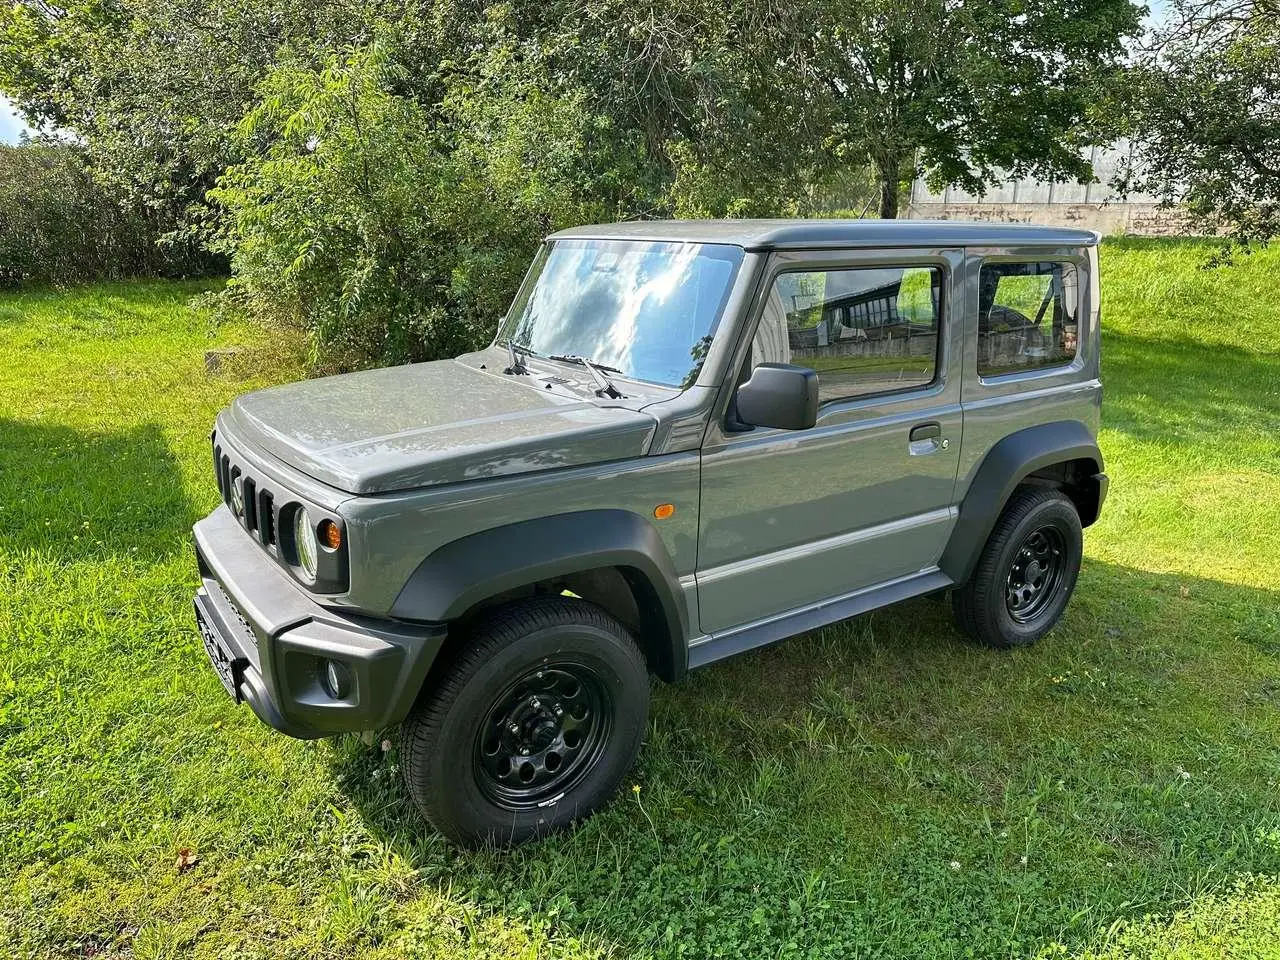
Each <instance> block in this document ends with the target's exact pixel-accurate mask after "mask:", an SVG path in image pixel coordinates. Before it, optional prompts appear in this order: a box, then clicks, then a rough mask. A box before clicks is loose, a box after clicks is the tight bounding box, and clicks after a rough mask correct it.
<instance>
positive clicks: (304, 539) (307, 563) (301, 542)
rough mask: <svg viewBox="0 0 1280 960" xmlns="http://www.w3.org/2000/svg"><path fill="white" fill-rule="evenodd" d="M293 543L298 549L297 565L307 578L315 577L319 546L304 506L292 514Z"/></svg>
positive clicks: (312, 578)
mask: <svg viewBox="0 0 1280 960" xmlns="http://www.w3.org/2000/svg"><path fill="white" fill-rule="evenodd" d="M293 543H294V546H295V547H296V548H297V550H298V566H299V567H301V568H302V573H303V575H304V576H305V577H306V578H307V579H308V580H314V579H315V578H316V557H317V556H319V555H320V548H319V547H318V546H316V528H315V527H314V526H313V525H312V523H311V517H310V516H309V515H308V514H307V508H306V507H299V508H298V509H297V510H296V511H294V514H293Z"/></svg>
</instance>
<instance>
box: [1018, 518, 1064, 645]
mask: <svg viewBox="0 0 1280 960" xmlns="http://www.w3.org/2000/svg"><path fill="white" fill-rule="evenodd" d="M1066 571H1067V545H1066V543H1065V541H1064V540H1063V537H1062V532H1061V531H1060V530H1058V528H1057V527H1055V526H1053V525H1052V524H1050V525H1046V526H1043V527H1037V528H1036V529H1035V530H1032V531H1031V533H1030V534H1028V535H1027V537H1026V539H1024V540H1023V541H1022V543H1021V544H1019V545H1018V549H1017V552H1016V553H1015V554H1014V556H1013V562H1012V563H1010V564H1009V575H1008V576H1007V577H1006V578H1005V603H1006V604H1007V605H1008V608H1009V616H1011V617H1013V619H1014V620H1016V621H1017V622H1018V623H1031V622H1033V621H1034V620H1035V619H1036V618H1037V617H1039V616H1040V614H1041V613H1043V612H1044V610H1045V608H1046V607H1047V606H1049V605H1050V604H1052V603H1053V601H1054V599H1055V597H1056V596H1057V593H1058V591H1059V590H1060V589H1061V588H1062V581H1063V578H1064V577H1065V576H1066Z"/></svg>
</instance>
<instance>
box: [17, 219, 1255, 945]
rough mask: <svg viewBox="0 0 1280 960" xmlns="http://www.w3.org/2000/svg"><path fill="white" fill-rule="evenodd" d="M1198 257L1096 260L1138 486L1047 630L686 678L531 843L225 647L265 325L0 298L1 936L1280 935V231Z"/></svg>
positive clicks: (826, 654)
mask: <svg viewBox="0 0 1280 960" xmlns="http://www.w3.org/2000/svg"><path fill="white" fill-rule="evenodd" d="M1205 255H1206V253H1205V250H1204V249H1203V248H1199V247H1196V246H1194V245H1189V244H1177V243H1169V242H1165V243H1156V242H1136V241H1129V242H1108V243H1107V244H1106V245H1105V246H1104V249H1103V254H1102V259H1103V269H1104V298H1105V303H1104V326H1105V328H1106V334H1105V351H1104V358H1103V369H1104V379H1105V381H1106V390H1107V397H1106V414H1105V420H1106V428H1105V433H1104V436H1103V437H1102V445H1103V449H1104V453H1105V455H1106V456H1107V459H1108V465H1107V466H1108V471H1109V472H1110V474H1111V476H1112V492H1111V498H1110V500H1109V501H1108V503H1107V507H1106V510H1105V511H1104V516H1103V519H1102V520H1101V521H1100V523H1099V524H1098V525H1097V526H1095V527H1094V528H1092V529H1091V530H1090V531H1088V532H1087V533H1086V561H1085V568H1084V571H1083V573H1082V575H1081V578H1080V585H1079V587H1078V589H1077V592H1076V597H1075V600H1074V601H1073V603H1072V605H1071V607H1070V609H1069V611H1068V614H1067V617H1066V619H1065V621H1064V623H1063V624H1062V625H1061V626H1060V627H1059V628H1058V629H1056V630H1055V631H1054V632H1053V633H1052V634H1050V635H1049V637H1048V638H1046V640H1045V641H1043V642H1042V643H1041V644H1040V645H1039V646H1037V647H1036V648H1034V649H1032V650H1028V651H1019V652H1016V653H1012V654H997V653H992V652H988V651H985V650H980V649H975V648H973V647H971V646H968V645H966V644H964V643H962V642H961V641H960V639H959V638H958V636H957V634H956V633H955V631H954V630H953V629H952V627H951V625H950V620H949V616H948V611H947V609H946V607H945V606H944V605H943V604H941V603H939V602H938V601H937V600H934V599H924V600H919V601H915V602H912V603H909V604H907V605H905V606H902V607H899V608H895V609H893V610H889V611H884V612H881V613H877V614H874V615H872V616H869V617H864V618H861V619H859V620H857V621H853V622H851V623H848V624H845V625H842V626H839V627H837V628H833V629H829V630H826V631H823V632H821V633H818V634H813V635H810V636H807V637H804V638H800V639H797V640H793V641H790V642H788V643H785V644H782V645H779V646H777V647H774V648H772V649H770V650H766V651H762V652H758V653H755V654H751V655H748V656H745V657H742V658H739V659H737V660H735V661H731V662H729V663H726V664H723V665H720V666H715V667H712V668H709V669H707V670H705V671H702V672H699V673H697V674H694V675H692V676H691V677H690V678H689V680H688V681H687V682H686V683H684V684H681V685H679V686H676V687H662V686H658V687H657V688H655V700H654V708H653V720H652V727H651V729H650V731H649V736H648V739H647V743H646V746H645V748H644V750H643V752H642V754H641V759H640V763H639V765H638V767H637V768H636V770H635V773H634V787H633V788H628V789H626V790H625V791H624V792H623V794H622V795H621V796H620V797H619V799H618V800H617V801H616V802H614V803H613V804H612V805H611V806H610V807H609V808H608V809H607V810H605V811H604V812H603V813H602V814H600V815H599V816H597V817H595V818H594V819H592V820H591V821H589V822H588V823H587V824H586V825H585V826H584V827H582V828H581V829H580V830H578V831H577V832H576V833H573V834H571V835H569V836H564V837H557V838H553V839H550V840H546V841H542V842H539V843H537V844H534V845H532V846H529V847H526V848H523V849H521V850H518V851H515V852H513V853H510V854H506V855H497V854H493V853H475V854H462V853H457V852H455V851H453V850H452V849H450V848H449V847H448V846H446V845H445V844H444V842H443V841H442V840H441V839H440V838H439V837H437V836H435V835H434V834H433V833H432V832H431V831H430V830H429V829H428V828H426V827H424V826H423V825H422V824H421V823H420V822H419V821H418V820H417V819H415V817H414V816H413V815H412V814H411V812H410V809H409V803H408V801H407V799H406V797H405V794H404V792H403V790H402V789H401V787H400V784H399V781H398V777H397V768H396V763H397V758H396V755H395V752H394V750H392V751H388V752H384V751H383V750H382V749H381V744H379V743H377V742H374V743H372V744H366V743H363V742H361V741H360V740H358V739H355V738H348V739H344V740H338V741H323V742H318V743H302V742H298V741H293V740H289V739H287V738H285V737H282V736H279V735H276V734H274V733H272V732H270V731H269V730H268V729H267V728H265V727H263V726H262V725H260V724H259V723H258V722H257V721H256V720H255V719H254V718H253V716H252V715H251V714H250V713H249V711H248V710H247V709H244V708H239V709H237V708H235V707H233V706H232V704H231V702H230V700H229V699H228V698H227V697H226V695H225V694H224V693H223V691H222V689H221V687H220V686H219V684H218V681H217V679H216V677H215V676H214V673H213V671H212V670H210V669H209V668H208V666H207V665H206V663H205V662H204V655H203V653H202V650H201V646H200V642H199V640H198V639H197V637H196V635H195V632H194V630H193V627H192V617H191V601H190V597H191V594H192V592H193V590H194V588H195V584H196V575H195V569H194V563H193V561H192V557H191V551H190V547H189V542H188V537H189V527H190V525H191V524H192V522H193V521H194V520H196V519H197V518H198V517H199V516H201V515H202V514H203V513H205V512H206V511H207V510H209V509H210V508H211V507H212V506H213V504H214V502H215V494H214V489H213V481H212V478H211V477H210V476H209V473H210V470H209V466H208V451H207V448H206V438H207V435H208V431H209V427H210V424H211V421H212V418H213V415H214V412H215V411H216V410H217V409H218V408H219V407H220V406H221V405H223V404H225V403H226V402H227V401H228V400H229V399H230V398H231V397H232V396H233V395H234V394H236V393H238V392H240V391H242V390H244V389H247V388H249V387H251V386H254V385H256V384H258V383H261V382H265V381H267V380H270V379H279V378H284V377H288V376H291V375H295V373H296V371H293V370H292V369H291V368H290V366H289V364H288V363H287V362H285V361H279V360H272V362H271V363H270V364H268V369H270V371H271V372H270V373H268V374H262V373H258V374H255V375H254V376H252V377H242V376H240V375H239V374H236V373H231V374H224V375H222V376H220V377H213V378H211V377H207V376H206V375H205V373H204V369H203V362H202V354H203V351H204V350H205V349H207V348H209V347H210V346H214V345H218V344H225V343H238V344H245V343H258V344H261V343H262V342H263V340H262V337H261V335H258V334H255V333H254V332H252V331H249V330H246V329H240V328H230V329H228V328H222V329H219V330H216V331H215V330H214V329H213V328H212V326H211V323H210V320H209V318H208V317H207V316H206V315H204V314H203V313H202V312H201V311H199V310H198V309H191V308H188V307H187V306H186V302H187V300H188V299H189V298H190V297H191V296H192V295H193V294H194V293H196V292H198V291H199V287H196V286H192V285H183V284H172V283H146V284H132V285H117V286H94V287H86V288H80V289H75V290H72V291H69V292H63V293H46V294H28V295H25V296H17V295H5V296H3V297H0V357H3V358H4V363H3V364H0V953H2V954H3V955H5V956H13V955H17V956H27V955H31V956H67V957H94V956H97V957H104V956H105V957H139V958H141V957H146V958H152V957H182V958H190V957H210V958H214V957H216V958H249V957H264V958H266V957H273V958H274V957H293V956H298V957H368V958H375V957H377V958H390V957H400V956H407V955H413V956H426V957H495V958H496V957H503V958H506V957H523V958H532V957H597V956H617V957H626V958H632V957H699V958H701V957H717V956H720V957H727V958H750V960H755V958H775V957H833V958H834V957H840V958H844V957H855V956H892V957H921V958H925V957H928V958H938V957H975V956H978V957H1002V958H1003V957H1026V956H1051V957H1056V956H1090V957H1135V958H1136V957H1203V958H1206V960H1207V958H1216V957H1221V956H1227V955H1229V956H1232V957H1275V956H1280V791H1278V790H1277V783H1278V781H1280V562H1278V558H1277V555H1278V554H1280V439H1277V438H1280V303H1278V302H1277V297H1276V295H1275V292H1274V291H1275V285H1276V284H1275V277H1276V275H1277V273H1280V249H1277V250H1274V251H1272V252H1269V253H1266V254H1263V255H1257V256H1254V257H1249V258H1245V259H1243V260H1242V261H1241V262H1240V263H1239V264H1238V265H1237V266H1234V267H1230V268H1225V269H1221V270H1218V271H1212V272H1206V271H1201V270H1198V269H1197V266H1198V264H1199V263H1200V262H1201V261H1202V260H1203V258H1204V256H1205ZM257 356H258V357H259V358H270V357H273V356H274V353H273V352H272V351H270V350H267V349H265V348H264V350H263V351H262V352H260V353H259V354H257ZM242 366H244V367H247V368H256V367H257V360H251V361H250V362H249V363H246V364H242ZM184 851H185V852H186V853H185V855H183V852H184ZM180 860H181V863H180Z"/></svg>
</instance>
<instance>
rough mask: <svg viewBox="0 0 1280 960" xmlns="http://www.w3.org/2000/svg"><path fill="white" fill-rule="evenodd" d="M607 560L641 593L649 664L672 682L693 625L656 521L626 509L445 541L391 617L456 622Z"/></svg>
mask: <svg viewBox="0 0 1280 960" xmlns="http://www.w3.org/2000/svg"><path fill="white" fill-rule="evenodd" d="M603 567H616V568H620V569H621V570H622V571H623V576H624V577H625V578H626V579H627V582H628V585H629V586H630V587H631V588H632V591H633V593H636V594H637V596H638V597H640V598H641V599H642V602H641V604H640V607H641V610H640V615H641V623H642V629H643V632H644V634H645V636H642V637H640V638H639V639H640V642H641V646H642V647H643V648H644V649H645V652H646V655H647V656H648V657H649V665H650V669H652V670H653V672H654V673H656V674H658V676H660V677H661V678H662V679H664V680H667V681H674V680H677V679H679V678H680V677H682V676H683V675H684V673H685V671H686V670H687V669H688V636H689V624H688V615H687V613H686V611H685V605H684V600H683V593H682V591H681V589H680V579H679V576H678V575H677V574H676V571H675V565H674V563H673V562H672V559H671V555H670V554H669V553H668V552H667V548H666V545H665V544H664V543H663V542H662V538H661V537H660V536H659V535H658V532H657V531H656V530H655V529H654V528H653V525H652V524H650V523H649V522H648V521H647V520H646V519H645V518H643V517H641V516H640V515H639V514H636V513H632V512H631V511H629V510H581V511H577V512H573V513H561V514H555V515H553V516H548V517H538V518H536V519H533V520H522V521H519V522H517V523H512V524H507V525H505V526H500V527H492V528H490V529H488V530H482V531H480V532H478V533H473V534H469V535H467V536H465V537H461V538H459V539H457V540H454V541H452V542H451V543H447V544H445V545H444V546H442V547H439V548H437V549H436V550H435V551H433V552H432V553H431V554H430V555H429V556H428V557H427V558H426V559H425V560H423V561H422V563H420V564H419V565H418V567H417V569H416V570H414V572H413V574H412V575H411V576H410V577H409V579H408V580H407V581H406V582H405V585H404V586H403V587H402V588H401V589H400V593H399V594H398V595H397V597H396V600H395V603H394V604H393V605H392V608H391V616H392V617H395V618H397V619H401V620H424V621H436V622H447V621H452V620H456V619H457V618H458V617H460V616H462V615H463V614H464V613H466V612H467V611H468V610H470V609H471V608H472V607H474V606H475V605H476V604H478V603H481V602H482V601H484V600H487V599H489V598H490V597H493V596H496V595H498V594H501V593H505V592H507V591H509V590H516V589H518V588H520V587H523V586H527V585H529V584H531V583H536V582H538V581H541V580H547V579H552V578H555V577H560V576H566V575H568V574H573V573H582V572H585V571H588V570H597V569H600V568H603ZM643 601H647V602H643ZM655 634H656V635H655Z"/></svg>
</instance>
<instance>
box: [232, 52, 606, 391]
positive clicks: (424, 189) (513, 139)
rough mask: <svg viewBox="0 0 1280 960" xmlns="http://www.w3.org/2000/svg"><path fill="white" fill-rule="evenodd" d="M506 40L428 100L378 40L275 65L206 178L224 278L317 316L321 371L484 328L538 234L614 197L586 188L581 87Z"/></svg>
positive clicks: (478, 336) (281, 316) (284, 308)
mask: <svg viewBox="0 0 1280 960" xmlns="http://www.w3.org/2000/svg"><path fill="white" fill-rule="evenodd" d="M509 54H510V51H505V52H504V51H503V50H502V49H496V50H494V51H492V52H490V53H489V54H486V62H485V63H484V64H480V65H478V70H479V76H477V75H476V74H474V73H473V74H469V75H468V76H467V79H466V82H462V81H460V80H457V79H455V80H454V81H450V82H448V83H447V84H445V85H444V86H443V88H442V90H441V91H439V92H438V93H437V96H436V97H433V98H431V99H432V100H434V102H430V103H424V102H422V101H421V100H419V99H417V98H415V97H412V96H408V95H406V94H405V93H403V92H402V91H403V90H404V88H405V86H406V83H407V81H406V78H405V76H404V72H403V71H402V70H401V68H400V67H399V66H398V65H397V63H396V61H395V59H394V58H393V57H392V56H390V55H389V54H388V51H387V48H386V47H384V46H383V45H382V44H373V45H370V46H368V47H365V48H363V49H360V50H357V51H353V52H348V53H346V54H343V55H341V56H336V57H334V58H333V59H332V60H331V61H330V63H329V64H328V66H327V67H326V68H324V69H322V70H315V69H312V68H310V67H307V66H305V65H299V66H282V67H280V68H277V69H276V70H275V71H273V72H272V74H271V75H270V76H269V78H268V79H267V81H266V82H265V84H264V86H263V88H262V90H261V93H262V101H261V103H260V104H259V106H258V107H257V108H256V109H254V110H253V111H252V112H251V113H250V114H249V116H248V117H247V118H246V120H245V122H244V123H243V124H242V127H241V131H240V133H241V136H242V138H243V139H244V141H245V146H246V149H247V151H248V152H249V154H250V159H248V160H247V161H246V162H244V163H241V164H238V165H237V166H234V167H232V168H231V169H230V170H228V171H227V173H226V175H225V176H224V177H223V178H222V180H221V182H220V185H219V187H218V188H217V189H215V190H213V191H212V192H211V193H210V198H211V200H212V202H213V203H214V204H215V206H216V208H218V209H219V211H220V212H221V214H223V215H224V228H223V233H222V235H221V238H220V240H219V241H218V246H219V247H220V249H222V250H225V251H226V252H227V253H228V254H229V255H230V257H231V261H232V269H233V279H232V280H231V282H230V284H229V286H228V290H227V294H226V295H227V296H228V297H230V298H233V299H234V300H236V301H238V303H239V304H240V305H242V306H243V307H245V308H247V309H248V310H249V312H250V313H252V314H253V315H255V316H256V317H258V318H260V319H265V320H268V321H274V322H281V323H286V324H291V325H298V326H301V327H303V328H305V329H306V330H308V331H309V332H310V333H311V334H312V344H313V350H314V351H315V353H314V357H313V360H314V363H313V366H314V367H315V368H316V369H318V370H326V371H327V370H342V369H350V368H353V367H358V366H364V365H368V364H392V363H403V362H407V361H415V360H425V359H434V358H437V357H443V356H450V355H454V354H456V353H459V352H461V351H464V350H467V349H470V348H473V347H475V346H478V345H480V344H482V343H484V342H486V341H487V340H488V339H489V338H490V337H491V336H492V335H493V331H494V330H495V329H496V325H497V322H498V319H499V318H500V317H501V315H502V313H503V311H505V310H506V308H507V306H508V305H509V303H510V301H511V297H512V295H513V292H514V289H515V287H516V286H517V285H518V283H519V281H520V278H521V276H522V275H523V272H524V270H525V267H526V266H527V264H528V261H529V258H530V256H531V254H532V253H533V251H534V249H535V248H536V246H537V244H538V242H539V240H540V239H541V238H542V237H543V236H544V235H545V234H546V233H547V232H548V231H550V230H554V229H557V228H559V227H561V226H566V225H570V224H576V223H583V222H590V221H591V220H593V219H600V218H604V217H607V216H609V215H610V214H611V213H612V211H611V210H608V209H606V208H605V206H604V205H602V204H600V203H599V202H596V201H591V200H588V199H586V197H588V196H590V194H589V193H588V192H587V191H589V190H590V189H591V184H590V182H584V180H588V181H589V178H588V177H586V176H585V175H584V171H586V170H588V169H589V166H590V160H589V156H588V151H587V148H586V145H585V144H586V139H585V137H586V132H587V127H588V124H589V118H588V117H587V116H586V114H585V112H584V111H583V109H582V105H581V103H580V102H579V101H578V100H576V99H574V98H573V97H572V96H566V97H558V98H556V97H550V96H547V95H546V94H544V93H543V92H541V89H540V87H539V85H537V84H534V83H531V82H527V78H526V77H525V72H526V71H525V68H524V67H523V66H522V65H521V64H520V63H519V62H518V61H517V60H516V59H515V58H513V57H512V56H510V55H509ZM533 158H536V161H535V160H534V159H533Z"/></svg>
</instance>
